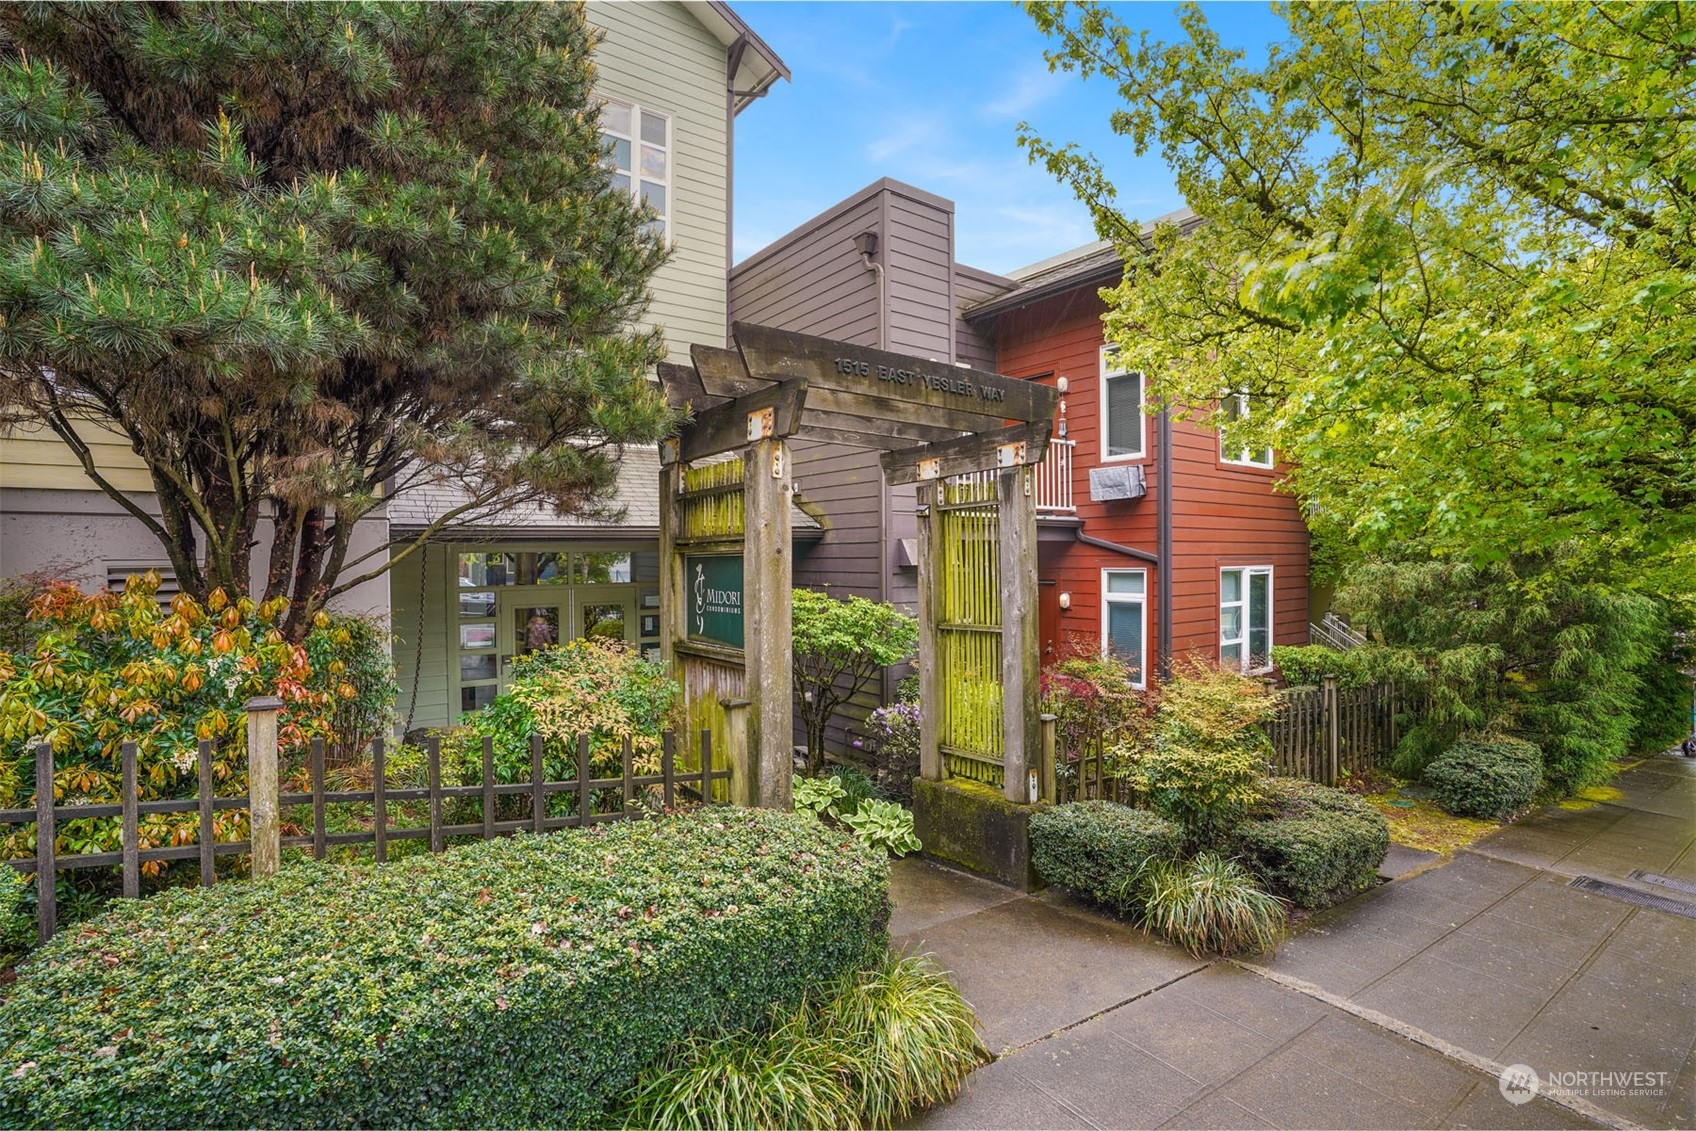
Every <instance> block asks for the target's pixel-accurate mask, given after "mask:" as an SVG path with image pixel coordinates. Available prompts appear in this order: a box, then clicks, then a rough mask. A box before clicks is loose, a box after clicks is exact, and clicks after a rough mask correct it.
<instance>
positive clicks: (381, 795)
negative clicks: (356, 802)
mask: <svg viewBox="0 0 1696 1131" xmlns="http://www.w3.org/2000/svg"><path fill="white" fill-rule="evenodd" d="M386 753H387V752H386V751H385V749H384V745H383V736H382V735H380V734H379V735H378V736H377V737H376V738H375V739H374V740H373V741H372V743H371V821H372V829H371V847H372V855H374V856H375V857H376V858H377V863H379V864H382V863H384V862H385V861H387V860H388V858H389V799H388V796H387V794H388V785H387V783H386V782H385V781H384V780H383V775H384V774H385V773H387V771H388V767H387V765H386V757H385V755H386Z"/></svg>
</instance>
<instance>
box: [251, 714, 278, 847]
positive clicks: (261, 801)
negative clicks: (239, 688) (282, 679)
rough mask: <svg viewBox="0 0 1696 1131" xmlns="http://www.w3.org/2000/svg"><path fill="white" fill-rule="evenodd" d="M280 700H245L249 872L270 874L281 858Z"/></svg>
mask: <svg viewBox="0 0 1696 1131" xmlns="http://www.w3.org/2000/svg"><path fill="white" fill-rule="evenodd" d="M282 709H283V701H282V700H281V699H278V698H277V697H275V696H273V695H257V696H255V697H253V698H252V699H249V700H248V701H247V821H248V826H249V830H250V831H249V837H250V845H249V851H250V853H251V856H250V859H251V860H252V861H253V874H254V875H255V876H274V875H276V874H277V864H278V862H279V861H280V860H281V858H282V852H283V841H282V824H281V821H280V817H279V814H278V811H277V712H278V711H281V710H282Z"/></svg>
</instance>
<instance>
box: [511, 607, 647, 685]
mask: <svg viewBox="0 0 1696 1131" xmlns="http://www.w3.org/2000/svg"><path fill="white" fill-rule="evenodd" d="M495 631H496V636H497V643H498V645H499V649H498V651H499V653H500V689H501V690H502V691H503V692H504V691H505V690H506V689H507V684H508V683H509V681H510V680H511V679H512V662H513V661H514V660H516V659H517V658H518V657H520V656H527V655H529V654H530V653H531V652H534V651H535V650H536V649H538V648H546V647H549V646H551V645H554V644H560V643H563V642H564V641H567V640H576V639H578V638H580V637H586V638H588V639H590V640H607V641H617V642H620V643H626V644H631V645H634V644H635V642H636V592H635V590H634V589H629V590H626V589H625V588H624V587H622V586H620V587H617V588H612V587H606V586H596V587H594V588H593V589H590V588H586V587H585V588H576V587H573V588H571V589H566V590H563V591H562V590H559V589H551V590H550V589H532V588H528V587H514V588H513V589H510V590H500V591H498V592H497V594H496V610H495Z"/></svg>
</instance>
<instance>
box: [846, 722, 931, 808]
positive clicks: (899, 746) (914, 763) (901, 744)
mask: <svg viewBox="0 0 1696 1131" xmlns="http://www.w3.org/2000/svg"><path fill="white" fill-rule="evenodd" d="M854 745H855V746H863V747H869V748H870V752H871V755H872V766H873V769H874V770H875V772H876V774H877V785H878V791H879V792H880V793H881V794H883V795H884V796H885V797H888V798H890V799H891V800H895V801H900V802H902V803H903V804H911V803H912V800H913V779H914V778H915V777H917V776H918V774H919V705H918V704H917V703H895V704H892V705H891V706H888V707H879V708H878V709H877V710H875V711H873V712H872V713H871V714H870V715H869V716H867V718H866V737H865V738H864V739H857V740H855V743H854Z"/></svg>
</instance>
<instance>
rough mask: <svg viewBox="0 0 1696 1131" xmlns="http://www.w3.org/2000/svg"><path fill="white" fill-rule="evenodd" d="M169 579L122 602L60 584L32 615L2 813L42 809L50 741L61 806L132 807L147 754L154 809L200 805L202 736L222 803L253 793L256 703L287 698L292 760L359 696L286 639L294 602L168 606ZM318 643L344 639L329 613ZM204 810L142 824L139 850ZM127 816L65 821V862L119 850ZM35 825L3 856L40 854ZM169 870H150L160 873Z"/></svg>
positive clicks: (11, 707)
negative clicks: (179, 803) (251, 732)
mask: <svg viewBox="0 0 1696 1131" xmlns="http://www.w3.org/2000/svg"><path fill="white" fill-rule="evenodd" d="M158 590H159V577H158V575H157V574H154V573H148V574H147V575H146V576H145V577H132V578H130V580H129V583H128V584H127V585H126V586H125V589H124V592H122V593H113V592H103V593H96V594H93V595H89V594H85V593H82V592H81V591H79V590H78V589H77V587H76V586H74V585H71V584H68V583H63V582H59V583H53V584H50V585H48V586H47V587H46V588H45V589H44V590H42V592H41V593H39V594H38V595H37V596H36V598H35V600H34V602H33V604H32V606H31V609H30V614H29V615H30V619H31V621H32V622H33V623H34V624H35V625H36V627H38V628H39V629H40V630H41V632H40V635H39V637H38V638H37V639H36V640H35V642H34V644H33V646H32V647H30V648H29V649H27V650H25V651H22V652H16V653H0V808H24V807H28V806H30V805H33V804H34V791H35V756H36V749H37V748H38V747H39V746H41V745H43V744H46V745H49V746H51V748H52V751H53V761H54V775H53V778H54V795H55V797H56V798H57V799H58V801H59V803H60V804H75V803H79V802H81V803H89V804H98V803H113V802H117V801H119V800H120V786H121V781H122V778H121V775H122V761H121V757H122V754H121V751H122V745H123V743H125V742H134V743H135V744H136V767H137V780H138V784H139V786H140V791H141V798H142V800H144V801H145V800H159V799H169V798H189V797H193V796H194V795H195V790H196V784H197V776H198V769H197V758H198V753H197V752H198V747H199V743H200V740H202V739H206V740H209V741H210V742H211V743H212V775H213V779H214V783H215V787H216V789H217V792H218V793H219V795H222V796H237V795H240V794H242V793H244V792H245V791H246V779H247V737H246V714H245V712H244V710H243V704H245V703H246V701H247V700H248V699H250V698H252V697H253V696H256V695H271V696H276V697H277V698H278V699H281V700H282V702H283V708H282V712H281V714H280V716H279V719H278V739H279V745H280V747H281V750H282V753H283V755H284V757H285V758H286V757H287V756H288V755H289V754H290V753H292V752H296V751H298V750H300V749H301V748H302V747H303V746H304V745H305V744H306V743H307V742H308V741H309V740H310V739H311V738H312V737H314V736H327V735H328V734H329V730H330V722H331V720H332V718H333V716H334V713H335V710H336V707H337V703H338V700H339V699H352V698H354V697H355V696H356V695H357V694H358V693H357V690H356V689H355V687H354V686H353V684H351V683H350V682H348V681H347V680H346V679H345V678H344V677H343V676H341V675H340V674H338V672H337V670H336V669H337V668H338V666H339V665H340V661H335V662H332V663H330V664H328V665H326V666H325V668H324V670H322V671H319V672H317V673H314V672H313V670H312V668H311V665H310V663H309V661H308V658H307V652H308V646H310V645H308V646H301V645H297V644H290V643H288V642H286V641H285V640H284V639H283V636H282V633H281V631H280V628H279V621H280V619H281V616H282V614H283V613H284V611H285V609H286V607H287V606H286V603H285V602H283V601H281V600H278V601H270V602H266V603H265V604H260V605H256V604H255V603H254V602H253V601H252V600H250V599H248V598H245V597H243V598H240V599H238V600H233V601H232V600H230V599H228V598H227V597H226V596H225V595H224V593H223V591H222V590H214V591H213V592H212V594H211V595H210V597H209V598H208V599H207V601H206V602H205V603H204V604H202V603H200V602H197V601H195V600H194V599H193V598H191V597H188V596H187V595H183V594H179V595H178V596H177V597H175V598H173V599H172V601H171V603H170V607H169V608H168V609H167V608H164V607H162V606H161V605H160V604H159V601H158V599H157V593H158ZM313 631H314V633H328V632H331V631H333V629H332V626H331V622H330V620H329V618H328V617H326V616H324V615H323V614H320V616H319V618H318V622H317V624H316V627H315V628H314V629H313ZM197 822H198V816H197V815H196V814H194V813H170V814H151V815H148V816H146V817H143V818H142V819H141V826H140V828H141V847H143V848H154V847H163V846H169V845H176V844H192V843H194V842H195V838H196V832H195V830H196V825H197ZM214 824H215V826H216V829H217V836H218V839H220V840H235V839H240V838H241V837H243V836H245V835H246V814H245V813H243V812H240V811H235V810H231V811H228V812H221V813H219V814H218V815H217V816H216V817H215V820H214ZM119 830H120V823H119V820H118V818H115V817H111V818H94V819H83V820H74V821H66V822H63V823H61V824H60V825H59V826H58V835H57V837H56V847H57V849H58V851H59V852H61V853H82V852H109V851H116V850H117V849H118V848H119V847H120V844H119ZM34 839H35V831H34V828H33V827H30V826H25V827H16V826H14V827H12V828H11V829H9V830H7V831H6V835H5V836H4V837H3V838H0V857H6V858H11V857H18V856H26V855H33V852H34ZM162 867H163V865H161V864H158V863H153V864H150V865H144V871H147V872H149V873H150V874H155V875H156V874H158V872H159V871H160V870H161V869H162Z"/></svg>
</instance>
